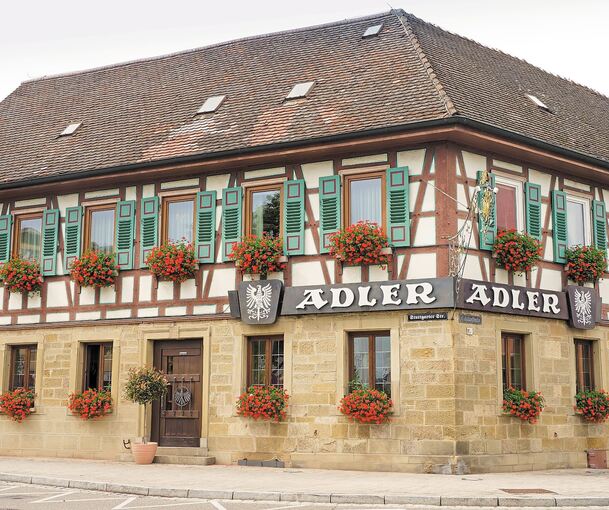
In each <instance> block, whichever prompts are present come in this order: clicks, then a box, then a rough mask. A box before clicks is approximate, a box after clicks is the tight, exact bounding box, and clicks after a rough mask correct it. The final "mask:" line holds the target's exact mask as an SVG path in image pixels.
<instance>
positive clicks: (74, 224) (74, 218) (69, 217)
mask: <svg viewBox="0 0 609 510" xmlns="http://www.w3.org/2000/svg"><path fill="white" fill-rule="evenodd" d="M82 213H83V208H82V206H80V205H79V206H77V207H68V208H67V209H66V221H65V236H64V247H63V251H64V253H63V269H64V272H65V273H66V274H67V273H69V272H70V265H71V264H72V262H73V261H74V259H75V258H78V257H80V235H81V227H82Z"/></svg>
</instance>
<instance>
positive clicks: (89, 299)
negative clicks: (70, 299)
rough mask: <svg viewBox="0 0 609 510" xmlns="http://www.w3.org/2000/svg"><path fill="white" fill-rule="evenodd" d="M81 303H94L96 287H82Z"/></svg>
mask: <svg viewBox="0 0 609 510" xmlns="http://www.w3.org/2000/svg"><path fill="white" fill-rule="evenodd" d="M79 303H80V304H81V305H94V304H95V289H94V288H93V287H81V289H80V300H79Z"/></svg>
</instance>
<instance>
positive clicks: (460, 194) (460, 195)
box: [457, 184, 467, 212]
mask: <svg viewBox="0 0 609 510" xmlns="http://www.w3.org/2000/svg"><path fill="white" fill-rule="evenodd" d="M457 201H458V203H457V209H458V210H459V211H464V212H467V193H466V191H465V184H457Z"/></svg>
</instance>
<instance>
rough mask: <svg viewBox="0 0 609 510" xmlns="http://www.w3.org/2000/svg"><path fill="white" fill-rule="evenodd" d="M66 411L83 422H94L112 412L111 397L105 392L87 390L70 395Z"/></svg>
mask: <svg viewBox="0 0 609 510" xmlns="http://www.w3.org/2000/svg"><path fill="white" fill-rule="evenodd" d="M68 409H69V410H70V411H72V413H74V414H76V415H78V416H79V417H80V418H82V419H83V420H94V419H96V418H101V417H103V416H106V415H107V414H108V413H110V412H112V396H111V395H110V392H109V391H107V390H98V389H89V390H85V391H83V392H82V393H71V394H70V395H69V397H68Z"/></svg>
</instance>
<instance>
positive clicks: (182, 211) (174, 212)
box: [166, 200, 194, 243]
mask: <svg viewBox="0 0 609 510" xmlns="http://www.w3.org/2000/svg"><path fill="white" fill-rule="evenodd" d="M193 217H194V202H193V201H192V200H184V201H181V202H169V203H168V204H167V218H166V221H167V241H169V242H170V243H178V242H181V241H183V242H186V243H192V241H193V239H192V232H193V223H192V222H193Z"/></svg>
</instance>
